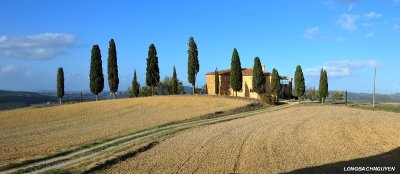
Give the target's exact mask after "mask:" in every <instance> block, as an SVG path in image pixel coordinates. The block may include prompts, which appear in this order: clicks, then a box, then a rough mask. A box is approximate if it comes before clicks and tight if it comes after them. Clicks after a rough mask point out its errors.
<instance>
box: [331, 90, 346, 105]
mask: <svg viewBox="0 0 400 174" xmlns="http://www.w3.org/2000/svg"><path fill="white" fill-rule="evenodd" d="M332 98H333V101H334V102H335V103H339V102H341V101H343V100H344V94H343V93H341V92H339V91H336V92H334V93H333V94H332Z"/></svg>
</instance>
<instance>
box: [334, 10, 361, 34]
mask: <svg viewBox="0 0 400 174" xmlns="http://www.w3.org/2000/svg"><path fill="white" fill-rule="evenodd" d="M357 20H358V16H357V15H350V14H342V15H341V16H340V17H339V20H338V21H337V23H338V24H339V25H340V26H341V27H342V28H343V29H345V30H347V31H349V32H354V31H356V30H357V28H358V27H357V25H356V21H357Z"/></svg>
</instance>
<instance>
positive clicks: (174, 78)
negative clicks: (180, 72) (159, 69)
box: [172, 66, 178, 95]
mask: <svg viewBox="0 0 400 174" xmlns="http://www.w3.org/2000/svg"><path fill="white" fill-rule="evenodd" d="M172 94H174V95H176V94H178V77H177V75H176V68H175V66H174V70H173V72H172Z"/></svg>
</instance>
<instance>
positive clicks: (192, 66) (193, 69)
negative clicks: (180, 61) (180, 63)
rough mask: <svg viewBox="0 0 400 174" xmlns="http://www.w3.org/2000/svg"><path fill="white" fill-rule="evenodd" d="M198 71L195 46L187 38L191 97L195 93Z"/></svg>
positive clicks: (192, 40)
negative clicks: (191, 87) (191, 88)
mask: <svg viewBox="0 0 400 174" xmlns="http://www.w3.org/2000/svg"><path fill="white" fill-rule="evenodd" d="M199 70H200V64H199V58H198V51H197V44H196V42H195V41H194V39H193V37H190V38H189V50H188V81H189V83H191V84H192V86H193V95H194V94H195V91H196V89H195V88H196V76H197V73H198V72H199Z"/></svg>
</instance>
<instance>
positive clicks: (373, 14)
mask: <svg viewBox="0 0 400 174" xmlns="http://www.w3.org/2000/svg"><path fill="white" fill-rule="evenodd" d="M364 17H365V18H367V19H378V18H381V17H382V15H381V14H379V13H376V12H373V11H371V12H369V13H365V14H364Z"/></svg>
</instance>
